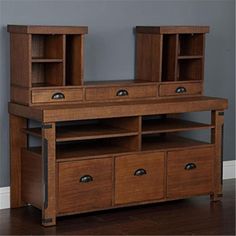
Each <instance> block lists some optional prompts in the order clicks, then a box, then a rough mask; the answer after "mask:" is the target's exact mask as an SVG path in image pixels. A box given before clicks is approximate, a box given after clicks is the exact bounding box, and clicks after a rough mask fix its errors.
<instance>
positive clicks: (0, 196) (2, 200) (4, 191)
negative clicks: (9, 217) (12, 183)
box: [0, 187, 10, 209]
mask: <svg viewBox="0 0 236 236" xmlns="http://www.w3.org/2000/svg"><path fill="white" fill-rule="evenodd" d="M5 208H10V187H4V188H0V209H5Z"/></svg>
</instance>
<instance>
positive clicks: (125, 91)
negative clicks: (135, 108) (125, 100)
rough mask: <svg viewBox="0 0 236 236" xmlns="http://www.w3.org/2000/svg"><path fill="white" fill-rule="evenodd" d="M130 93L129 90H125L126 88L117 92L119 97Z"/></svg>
mask: <svg viewBox="0 0 236 236" xmlns="http://www.w3.org/2000/svg"><path fill="white" fill-rule="evenodd" d="M128 95H129V93H128V91H127V90H125V89H120V90H118V91H117V93H116V96H117V97H123V96H128Z"/></svg>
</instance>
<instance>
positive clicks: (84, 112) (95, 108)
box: [9, 96, 228, 123]
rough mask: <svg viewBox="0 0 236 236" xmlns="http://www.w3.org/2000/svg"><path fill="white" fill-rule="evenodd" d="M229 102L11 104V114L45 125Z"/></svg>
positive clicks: (217, 106) (187, 99)
mask: <svg viewBox="0 0 236 236" xmlns="http://www.w3.org/2000/svg"><path fill="white" fill-rule="evenodd" d="M227 107H228V101H227V99H224V98H215V97H206V96H199V97H185V98H184V97H181V98H174V99H173V98H171V99H158V100H145V101H140V100H139V101H125V102H99V103H86V104H85V103H83V104H82V103H81V104H63V105H43V106H31V107H29V106H23V105H19V104H16V103H9V113H10V114H13V115H17V116H21V117H24V118H28V119H33V120H37V121H41V122H45V123H46V122H59V121H70V120H84V119H98V118H112V117H125V116H142V115H158V114H171V113H183V112H194V111H211V110H224V109H227Z"/></svg>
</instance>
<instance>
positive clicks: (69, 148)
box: [56, 135, 140, 161]
mask: <svg viewBox="0 0 236 236" xmlns="http://www.w3.org/2000/svg"><path fill="white" fill-rule="evenodd" d="M139 143H140V142H139V137H138V136H136V135H134V136H128V137H116V138H104V139H91V140H81V141H74V142H72V141H71V142H62V143H61V142H59V143H57V145H56V157H57V160H58V161H63V160H65V159H78V158H94V157H104V156H107V155H117V154H121V153H129V152H134V151H139Z"/></svg>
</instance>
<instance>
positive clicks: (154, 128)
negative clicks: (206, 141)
mask: <svg viewBox="0 0 236 236" xmlns="http://www.w3.org/2000/svg"><path fill="white" fill-rule="evenodd" d="M210 128H214V125H209V124H203V123H197V122H193V121H188V120H181V119H174V118H166V119H163V120H161V119H159V120H158V119H153V120H151V119H150V120H144V121H143V127H142V134H157V133H167V132H178V131H188V130H200V129H210Z"/></svg>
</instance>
